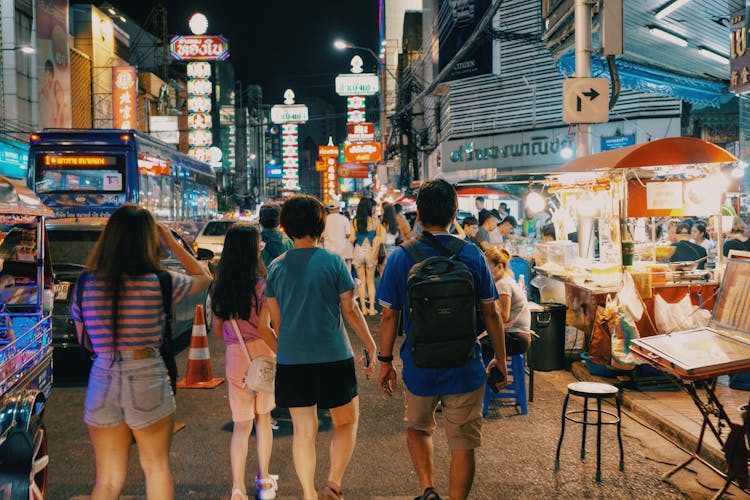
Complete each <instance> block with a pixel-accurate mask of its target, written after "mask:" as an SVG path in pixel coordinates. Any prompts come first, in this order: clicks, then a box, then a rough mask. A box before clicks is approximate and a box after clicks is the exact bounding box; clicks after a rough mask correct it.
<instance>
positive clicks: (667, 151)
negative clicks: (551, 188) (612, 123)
mask: <svg viewBox="0 0 750 500" xmlns="http://www.w3.org/2000/svg"><path fill="white" fill-rule="evenodd" d="M733 161H737V158H735V157H734V156H732V155H731V154H729V153H728V152H727V151H726V150H724V149H722V148H720V147H719V146H717V145H716V144H712V143H710V142H706V141H704V140H701V139H696V138H694V137H667V138H665V139H657V140H655V141H651V142H644V143H642V144H635V145H633V146H626V147H624V148H619V149H613V150H611V151H604V152H602V153H597V154H594V155H590V156H584V157H583V158H576V159H575V160H573V161H569V162H568V163H566V164H565V165H563V166H562V167H560V168H558V169H557V170H555V172H591V171H594V170H611V169H615V168H639V167H659V166H668V165H688V164H694V163H728V162H733Z"/></svg>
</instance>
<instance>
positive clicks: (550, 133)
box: [441, 127, 575, 172]
mask: <svg viewBox="0 0 750 500" xmlns="http://www.w3.org/2000/svg"><path fill="white" fill-rule="evenodd" d="M567 130H568V129H567V127H565V128H554V129H548V130H535V131H528V132H513V133H509V134H497V135H488V136H480V137H470V138H465V139H455V140H451V141H445V142H444V143H443V144H442V145H441V151H442V153H441V157H442V160H441V164H442V168H443V171H445V172H456V171H460V170H473V169H485V168H496V169H498V170H505V171H524V170H529V169H531V168H535V169H537V168H540V167H542V168H543V169H544V170H550V169H552V168H554V167H557V166H560V165H562V164H563V163H564V162H565V160H563V159H562V157H561V156H560V151H561V150H562V149H563V148H565V147H570V148H571V149H575V140H574V138H573V137H572V136H569V135H568V133H567Z"/></svg>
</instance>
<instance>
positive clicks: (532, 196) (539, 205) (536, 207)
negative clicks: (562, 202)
mask: <svg viewBox="0 0 750 500" xmlns="http://www.w3.org/2000/svg"><path fill="white" fill-rule="evenodd" d="M525 206H526V208H527V209H529V210H531V212H532V213H535V214H538V213H539V212H542V211H543V210H544V209H545V208H546V207H547V200H546V199H544V197H543V196H542V195H541V194H539V193H538V192H536V191H529V194H527V195H526V203H525Z"/></svg>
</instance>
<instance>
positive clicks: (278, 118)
mask: <svg viewBox="0 0 750 500" xmlns="http://www.w3.org/2000/svg"><path fill="white" fill-rule="evenodd" d="M308 118H309V116H308V112H307V106H305V105H304V104H277V105H276V106H272V107H271V121H272V122H274V123H304V122H306V121H307V120H308Z"/></svg>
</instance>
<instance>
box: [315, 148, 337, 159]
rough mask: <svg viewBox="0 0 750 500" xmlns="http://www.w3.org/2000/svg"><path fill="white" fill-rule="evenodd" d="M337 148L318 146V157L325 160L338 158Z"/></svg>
mask: <svg viewBox="0 0 750 500" xmlns="http://www.w3.org/2000/svg"><path fill="white" fill-rule="evenodd" d="M338 155H339V147H338V146H318V156H320V157H321V158H325V157H326V156H338Z"/></svg>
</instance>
